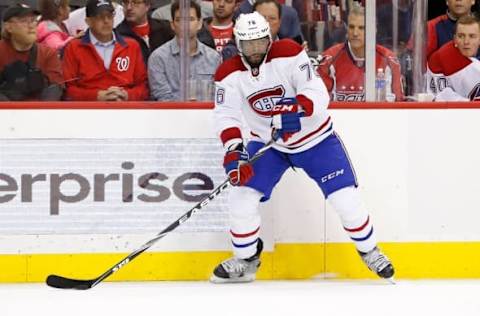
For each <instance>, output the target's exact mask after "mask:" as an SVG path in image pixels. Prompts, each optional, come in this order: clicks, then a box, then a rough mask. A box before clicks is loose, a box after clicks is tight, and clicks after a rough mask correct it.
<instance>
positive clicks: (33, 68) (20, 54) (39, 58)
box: [0, 4, 63, 101]
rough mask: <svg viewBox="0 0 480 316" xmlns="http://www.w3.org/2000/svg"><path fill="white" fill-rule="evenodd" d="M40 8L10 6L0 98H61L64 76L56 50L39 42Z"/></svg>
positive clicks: (0, 57)
mask: <svg viewBox="0 0 480 316" xmlns="http://www.w3.org/2000/svg"><path fill="white" fill-rule="evenodd" d="M38 14H39V13H38V12H37V11H35V10H33V9H32V8H31V7H29V6H27V5H25V4H16V5H13V6H11V7H8V8H7V9H6V10H5V11H4V12H3V17H2V24H3V26H2V40H0V51H1V52H2V53H1V54H0V100H1V101H9V100H12V101H21V100H42V101H47V100H48V101H53V100H60V98H61V97H62V92H63V91H62V86H63V83H62V82H63V76H62V67H61V64H60V59H59V57H58V54H57V53H56V52H55V50H53V49H51V48H49V47H47V46H44V45H41V44H36V43H35V42H36V41H37V21H38Z"/></svg>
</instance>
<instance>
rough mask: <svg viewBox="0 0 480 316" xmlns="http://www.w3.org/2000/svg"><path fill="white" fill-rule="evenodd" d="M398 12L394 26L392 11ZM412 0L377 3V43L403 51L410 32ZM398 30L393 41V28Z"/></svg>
mask: <svg viewBox="0 0 480 316" xmlns="http://www.w3.org/2000/svg"><path fill="white" fill-rule="evenodd" d="M394 10H395V11H396V13H397V14H398V19H397V25H396V26H394V25H393V24H394V18H393V11H394ZM412 19H413V0H398V1H396V2H393V1H392V2H390V1H387V2H384V3H383V4H381V5H377V44H380V45H382V46H385V47H387V48H388V49H393V47H394V46H395V45H397V47H398V49H399V50H398V51H396V52H395V53H399V52H403V51H404V49H405V48H406V45H407V43H408V40H409V39H410V36H411V34H412ZM395 27H396V28H397V30H398V39H397V40H398V42H397V43H393V33H394V28H395Z"/></svg>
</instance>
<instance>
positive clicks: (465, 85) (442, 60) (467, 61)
mask: <svg viewBox="0 0 480 316" xmlns="http://www.w3.org/2000/svg"><path fill="white" fill-rule="evenodd" d="M479 47H480V22H479V21H478V20H477V19H476V18H475V17H473V16H463V17H461V18H460V19H458V21H457V25H456V28H455V35H454V38H453V41H451V42H448V43H447V44H445V45H443V46H442V47H441V48H440V49H439V50H437V51H435V52H434V53H433V54H432V55H431V56H430V58H429V59H428V67H427V84H428V86H427V91H428V92H430V93H432V94H433V95H435V101H480V61H479V60H478V59H477V58H476V56H477V52H478V48H479Z"/></svg>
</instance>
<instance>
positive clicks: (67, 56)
mask: <svg viewBox="0 0 480 316" xmlns="http://www.w3.org/2000/svg"><path fill="white" fill-rule="evenodd" d="M115 36H116V41H115V48H114V50H113V55H112V62H111V63H110V68H109V69H105V66H104V63H103V59H102V58H100V56H99V55H98V53H97V51H96V50H95V47H94V46H93V44H92V43H91V42H90V36H89V33H87V34H86V35H85V36H83V37H82V38H80V39H75V40H73V41H71V42H70V43H69V44H68V45H67V46H66V48H65V52H64V55H63V73H64V76H65V81H66V93H65V94H66V97H67V99H68V100H76V101H82V100H83V101H96V100H97V94H98V91H99V90H106V89H108V88H109V87H111V86H117V87H122V88H124V89H125V90H126V91H127V92H128V100H129V101H133V100H145V99H147V98H148V94H149V92H148V85H147V71H146V68H145V63H144V61H143V57H142V52H141V50H140V46H139V45H138V43H137V42H136V41H135V40H134V39H131V38H127V37H122V36H120V35H118V34H115Z"/></svg>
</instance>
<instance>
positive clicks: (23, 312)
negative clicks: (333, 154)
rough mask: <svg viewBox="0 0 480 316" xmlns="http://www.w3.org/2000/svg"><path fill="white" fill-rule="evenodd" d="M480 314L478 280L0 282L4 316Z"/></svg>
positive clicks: (373, 315)
mask: <svg viewBox="0 0 480 316" xmlns="http://www.w3.org/2000/svg"><path fill="white" fill-rule="evenodd" d="M27 315H28V316H60V315H61V316H77V315H78V316H80V315H82V316H100V315H101V316H125V315H134V316H144V315H209V316H230V315H232V316H233V315H235V316H237V315H238V316H240V315H241V316H259V315H261V316H267V315H268V316H270V315H272V316H277V315H282V316H283V315H289V316H304V315H325V316H335V315H342V316H350V315H351V316H357V315H368V316H377V315H382V316H390V315H401V316H406V315H414V316H417V315H418V316H420V315H428V316H430V315H434V316H443V315H448V316H460V315H461V316H470V315H472V316H473V315H475V316H479V315H480V280H441V281H438V280H414V281H410V280H408V281H404V280H399V281H397V284H396V285H391V284H387V283H386V282H384V281H383V280H348V281H344V280H327V279H323V280H308V281H256V282H255V283H250V284H223V285H215V284H210V283H208V282H104V283H100V284H99V285H97V286H96V287H94V288H92V289H90V290H86V291H77V290H59V289H53V288H49V287H48V286H47V285H45V284H41V283H35V284H0V316H27Z"/></svg>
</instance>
